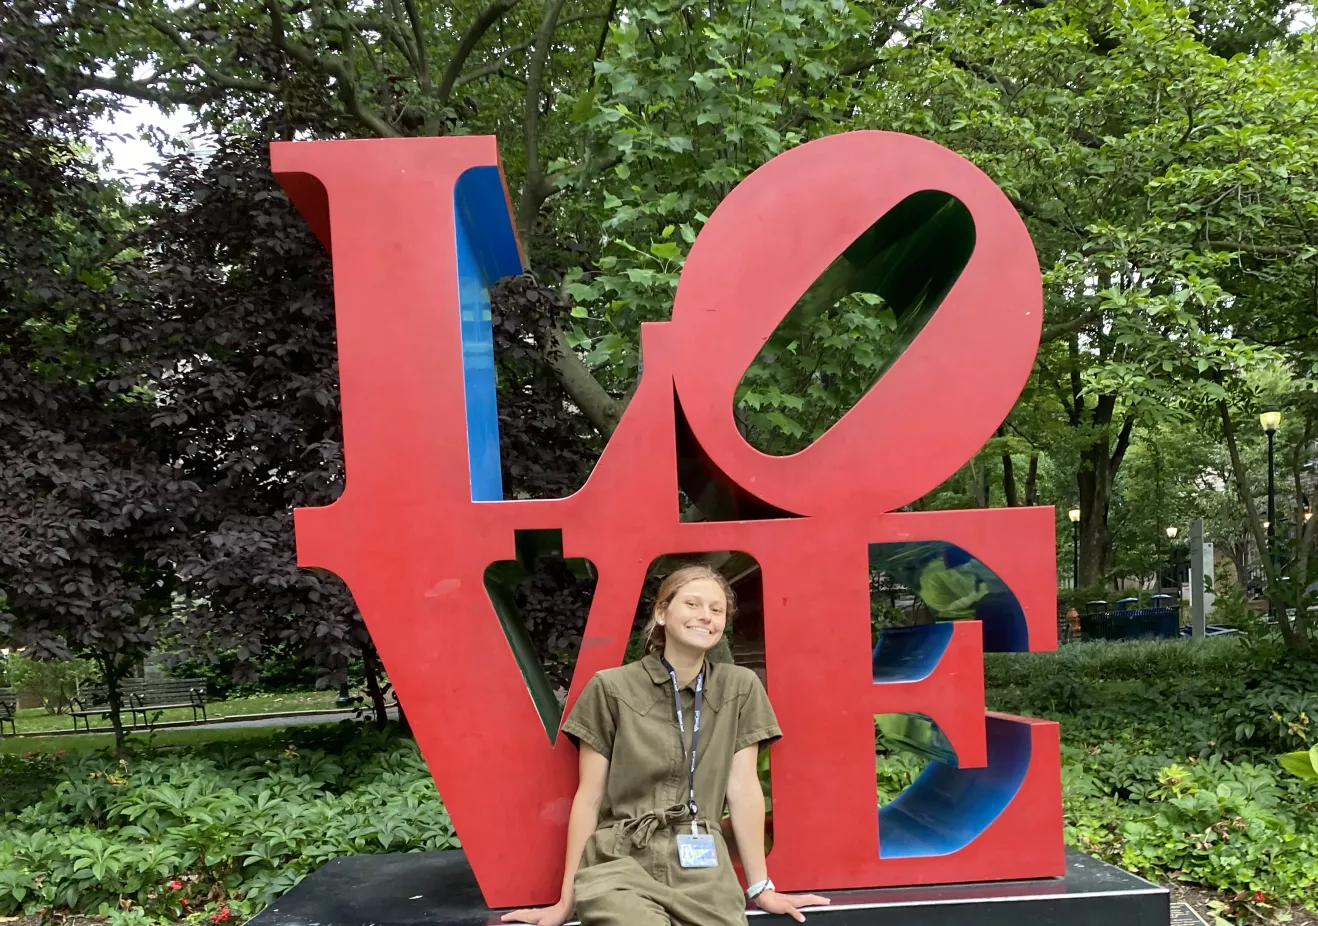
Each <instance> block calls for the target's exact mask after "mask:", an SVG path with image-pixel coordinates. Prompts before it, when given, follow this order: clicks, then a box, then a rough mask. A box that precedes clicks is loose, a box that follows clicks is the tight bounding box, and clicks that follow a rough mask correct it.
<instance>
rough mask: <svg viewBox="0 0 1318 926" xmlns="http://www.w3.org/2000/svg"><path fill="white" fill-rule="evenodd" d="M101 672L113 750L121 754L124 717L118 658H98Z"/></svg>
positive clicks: (122, 749)
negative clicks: (112, 733) (108, 712)
mask: <svg viewBox="0 0 1318 926" xmlns="http://www.w3.org/2000/svg"><path fill="white" fill-rule="evenodd" d="M99 661H100V663H101V673H102V674H103V675H104V676H105V700H106V703H107V704H108V705H109V706H110V727H111V728H112V729H113V730H114V751H115V754H116V755H122V754H123V751H124V717H123V705H124V699H123V691H122V689H121V688H120V687H119V674H120V669H119V660H118V659H117V658H115V657H114V656H109V657H106V658H104V659H101V660H99Z"/></svg>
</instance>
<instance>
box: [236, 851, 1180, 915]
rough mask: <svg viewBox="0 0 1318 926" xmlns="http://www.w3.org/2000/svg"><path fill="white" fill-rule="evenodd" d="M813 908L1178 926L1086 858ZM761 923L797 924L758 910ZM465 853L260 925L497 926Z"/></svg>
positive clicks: (361, 866)
mask: <svg viewBox="0 0 1318 926" xmlns="http://www.w3.org/2000/svg"><path fill="white" fill-rule="evenodd" d="M828 896H829V897H830V898H831V899H832V901H833V905H832V906H831V907H821V908H818V909H815V910H808V911H806V916H807V921H808V922H809V923H812V924H817V926H953V924H956V926H1118V924H1119V926H1169V923H1170V921H1171V912H1170V900H1169V894H1168V891H1167V889H1166V888H1162V887H1159V886H1158V885H1156V884H1153V883H1151V882H1149V881H1145V880H1144V879H1143V878H1139V877H1136V876H1135V875H1132V874H1128V873H1127V872H1124V871H1122V870H1121V869H1119V868H1114V867H1113V866H1111V865H1108V864H1107V863H1105V862H1100V861H1098V860H1096V859H1092V858H1090V857H1089V856H1087V855H1082V854H1080V853H1079V852H1073V851H1069V850H1068V852H1067V855H1066V875H1065V876H1064V877H1061V878H1054V879H1048V880H1040V881H998V882H983V883H977V884H955V885H944V886H941V887H896V888H882V889H876V890H866V891H834V892H831V893H829V894H828ZM750 915H751V916H752V917H753V918H757V919H752V923H761V922H762V923H765V924H768V923H771V922H776V921H782V922H791V920H790V919H789V918H788V917H785V916H784V917H770V916H765V915H764V914H762V913H761V912H760V911H759V910H752V911H751V914H750ZM498 922H499V917H498V914H497V913H494V912H492V911H491V910H490V909H489V908H488V907H486V906H485V903H484V901H482V899H481V894H480V890H479V889H477V887H476V879H475V877H474V876H473V875H472V873H471V867H470V866H469V865H468V864H467V858H466V856H465V855H464V854H463V853H461V852H425V853H409V854H406V855H359V856H352V857H349V858H340V859H335V860H334V861H332V862H330V863H329V864H327V865H326V866H325V867H324V868H322V869H320V871H318V872H316V873H315V874H313V875H311V876H310V877H309V878H307V879H306V880H304V881H303V882H302V883H301V884H299V885H298V886H297V887H295V888H294V889H293V890H291V891H289V892H288V893H287V894H285V895H284V896H283V897H281V898H280V899H279V900H277V901H276V902H275V903H274V904H272V905H271V906H270V907H269V908H268V909H266V910H265V911H264V912H262V913H261V914H260V915H258V916H256V917H254V918H253V919H252V920H251V926H306V924H309V923H314V924H317V926H488V924H494V923H498Z"/></svg>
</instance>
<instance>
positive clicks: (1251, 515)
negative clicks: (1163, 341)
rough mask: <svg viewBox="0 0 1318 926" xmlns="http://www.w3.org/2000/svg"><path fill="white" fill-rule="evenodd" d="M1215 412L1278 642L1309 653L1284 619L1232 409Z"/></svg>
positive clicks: (1305, 638) (1274, 568)
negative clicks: (1262, 579)
mask: <svg viewBox="0 0 1318 926" xmlns="http://www.w3.org/2000/svg"><path fill="white" fill-rule="evenodd" d="M1217 409H1218V413H1219V414H1220V415H1221V417H1222V436H1223V437H1224V438H1226V448H1227V453H1228V455H1229V456H1230V457H1231V471H1232V473H1234V475H1235V477H1236V491H1237V492H1239V493H1240V501H1241V503H1242V504H1244V506H1245V515H1246V517H1247V518H1248V520H1249V529H1250V533H1251V534H1252V535H1253V537H1254V543H1255V544H1256V545H1257V546H1258V549H1259V561H1260V562H1261V564H1262V566H1263V575H1264V587H1263V595H1264V597H1265V598H1267V600H1268V604H1269V605H1271V607H1272V611H1273V613H1274V614H1275V615H1276V618H1277V627H1278V629H1280V630H1281V638H1282V640H1283V641H1284V642H1285V643H1286V648H1287V649H1290V650H1293V651H1294V652H1297V653H1308V652H1309V637H1308V634H1304V633H1299V634H1297V633H1296V632H1295V627H1294V626H1292V624H1291V622H1290V618H1288V617H1287V616H1286V600H1285V594H1284V592H1283V591H1282V589H1281V588H1280V587H1279V585H1280V583H1279V582H1278V579H1279V578H1280V571H1279V570H1278V569H1277V562H1276V560H1274V559H1273V558H1272V557H1271V556H1269V555H1268V553H1267V550H1268V538H1267V534H1266V533H1265V532H1264V529H1263V519H1262V518H1260V517H1259V511H1258V505H1257V504H1256V503H1255V501H1254V492H1253V490H1252V489H1250V487H1249V473H1248V472H1247V471H1246V469H1245V463H1244V461H1243V460H1242V459H1241V456H1240V446H1239V444H1237V443H1236V429H1235V426H1234V425H1233V424H1232V422H1231V409H1230V408H1229V407H1228V406H1227V403H1226V401H1225V400H1220V401H1219V402H1218V403H1217Z"/></svg>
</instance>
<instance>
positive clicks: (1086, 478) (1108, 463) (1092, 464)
mask: <svg viewBox="0 0 1318 926" xmlns="http://www.w3.org/2000/svg"><path fill="white" fill-rule="evenodd" d="M1116 401H1117V400H1116V396H1115V395H1104V396H1099V398H1098V404H1097V406H1095V408H1094V416H1093V422H1094V425H1095V430H1096V433H1095V435H1094V440H1093V442H1092V443H1091V444H1090V445H1089V446H1088V447H1086V448H1085V449H1084V450H1083V451H1082V452H1081V455H1080V459H1081V468H1080V472H1079V473H1077V474H1076V486H1077V488H1078V489H1079V498H1080V579H1079V582H1078V585H1080V586H1081V587H1083V586H1088V585H1098V584H1099V583H1100V582H1102V581H1103V576H1104V573H1105V572H1106V571H1107V568H1108V566H1109V564H1110V563H1111V562H1112V530H1111V527H1110V526H1109V523H1108V515H1109V511H1110V508H1111V505H1112V487H1113V486H1114V485H1115V483H1116V479H1117V472H1118V470H1120V468H1121V461H1122V459H1123V458H1124V457H1125V455H1126V448H1128V447H1129V446H1130V436H1131V432H1132V431H1133V429H1134V427H1135V419H1134V418H1132V417H1130V416H1127V418H1126V420H1125V423H1124V424H1123V425H1122V427H1121V431H1120V433H1119V434H1118V435H1117V439H1116V444H1115V445H1113V444H1112V442H1111V427H1110V426H1111V423H1112V413H1113V410H1114V409H1115V407H1116Z"/></svg>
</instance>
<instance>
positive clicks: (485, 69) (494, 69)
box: [450, 13, 605, 92]
mask: <svg viewBox="0 0 1318 926" xmlns="http://www.w3.org/2000/svg"><path fill="white" fill-rule="evenodd" d="M604 15H605V14H603V13H582V14H580V15H578V16H569V17H568V18H567V19H563V20H560V21H559V23H558V28H559V29H562V28H564V27H566V26H570V25H572V24H573V23H579V22H584V21H585V20H587V19H599V18H600V17H601V16H604ZM534 42H535V39H534V38H532V39H531V40H529V41H526V42H518V43H517V44H516V45H509V46H508V47H507V48H505V49H504V50H503V51H501V52H500V53H499V56H498V57H497V58H495V59H494V60H493V61H491V62H489V63H488V64H482V65H481V66H480V67H478V68H476V69H475V70H474V71H468V72H467V73H466V74H463V75H462V76H461V77H459V78H458V79H457V80H455V81H454V82H453V87H452V90H456V89H457V88H458V87H461V86H464V85H465V84H469V83H471V82H472V81H474V80H480V79H481V78H482V77H489V76H491V75H492V74H498V73H500V72H501V71H502V70H503V68H504V65H505V64H507V63H508V57H509V56H510V55H515V54H517V53H518V52H519V51H526V50H527V49H528V48H530V47H531V45H532V44H533V43H534ZM450 92H452V91H451V90H450Z"/></svg>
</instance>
